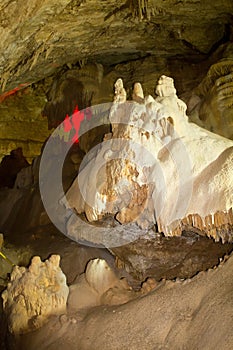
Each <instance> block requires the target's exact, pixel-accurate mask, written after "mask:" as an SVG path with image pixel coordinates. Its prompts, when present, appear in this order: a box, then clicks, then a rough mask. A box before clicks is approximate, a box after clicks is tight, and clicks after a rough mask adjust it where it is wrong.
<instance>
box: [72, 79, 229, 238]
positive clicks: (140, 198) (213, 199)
mask: <svg viewBox="0 0 233 350" xmlns="http://www.w3.org/2000/svg"><path fill="white" fill-rule="evenodd" d="M121 86H123V84H121ZM156 91H157V93H158V94H159V95H158V96H157V97H156V98H155V100H153V98H145V102H144V104H141V103H140V104H139V103H137V102H136V101H133V102H123V103H117V102H116V103H114V104H113V106H112V109H111V111H110V116H109V119H110V122H111V124H112V134H111V135H110V136H108V138H107V139H105V140H104V141H103V143H102V144H101V147H99V148H98V152H97V153H96V157H95V158H92V159H90V161H87V162H86V165H85V166H84V167H83V168H82V171H81V172H80V174H79V175H78V177H77V179H76V180H75V181H74V183H73V185H72V186H71V188H70V189H69V191H68V193H67V199H68V202H69V204H68V207H71V208H75V209H76V211H77V212H78V213H80V214H81V213H83V212H84V213H85V215H86V217H87V219H88V220H89V221H96V220H99V219H101V218H103V217H104V216H105V215H106V214H111V215H114V216H115V217H116V218H117V220H118V221H119V222H120V223H121V224H123V227H124V225H125V224H128V223H131V222H136V223H137V225H139V226H140V227H141V228H142V229H147V228H149V227H151V226H153V225H154V224H155V223H157V225H158V230H159V232H163V233H164V234H165V236H175V235H181V232H182V230H183V229H184V227H190V226H191V227H195V228H198V229H199V230H200V233H201V234H204V235H207V236H210V237H213V238H214V239H215V240H216V241H218V240H219V239H221V240H222V241H223V242H225V241H232V238H233V237H232V231H231V230H232V203H233V197H232V196H233V191H232V187H233V178H232V173H233V171H232V170H233V168H232V166H233V162H232V154H233V153H232V147H233V142H232V141H230V140H228V139H225V138H223V137H220V136H218V135H215V134H213V133H211V132H209V131H206V130H204V129H202V128H200V127H198V126H197V125H195V124H193V123H189V122H188V117H187V115H186V113H185V111H186V105H185V103H184V102H183V101H182V100H180V99H179V98H178V97H177V95H176V90H175V88H174V83H173V79H172V78H169V77H166V76H162V77H161V78H160V79H159V84H158V86H157V88H156ZM223 179H224V180H223ZM70 236H71V237H72V234H71V235H70Z"/></svg>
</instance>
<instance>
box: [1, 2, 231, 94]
mask: <svg viewBox="0 0 233 350" xmlns="http://www.w3.org/2000/svg"><path fill="white" fill-rule="evenodd" d="M0 9H1V43H0V52H1V53H2V56H1V61H0V67H1V70H0V73H1V87H2V90H5V91H8V90H10V89H13V88H15V87H16V86H19V85H20V84H22V83H30V82H35V81H38V80H40V79H43V78H44V77H45V76H48V75H51V74H53V73H54V72H55V71H56V70H57V68H59V67H62V66H63V65H64V64H69V65H72V64H73V63H76V62H80V64H83V62H85V60H86V59H92V60H97V61H99V62H100V63H107V64H108V65H110V64H114V63H119V62H123V61H128V60H130V59H135V58H140V57H143V56H147V55H155V56H157V57H168V56H175V55H181V56H185V55H190V56H192V57H194V58H196V59H203V58H204V57H205V55H207V54H208V53H209V52H210V51H211V50H212V48H213V47H215V46H216V44H217V43H219V42H221V41H224V40H227V39H229V30H228V29H229V23H230V18H231V13H232V9H233V4H232V2H231V1H230V0H224V1H220V0H218V1H216V2H215V4H214V6H213V3H212V1H211V0H207V1H205V2H203V3H200V2H198V1H189V2H187V1H179V2H177V1H175V0H166V1H162V0H159V1H156V2H154V1H152V0H148V1H145V2H141V1H140V2H139V1H128V2H125V1H123V0H120V1H118V2H117V3H116V2H115V1H113V0H108V1H104V2H96V1H94V0H91V1H77V0H73V1H72V0H59V1H55V0H54V1H48V0H34V1H30V2H29V1H26V2H25V1H18V2H9V1H6V0H5V1H3V2H2V3H1V8H0ZM16 14H17V15H16ZM216 23H217V25H216ZM126 33H127V35H126Z"/></svg>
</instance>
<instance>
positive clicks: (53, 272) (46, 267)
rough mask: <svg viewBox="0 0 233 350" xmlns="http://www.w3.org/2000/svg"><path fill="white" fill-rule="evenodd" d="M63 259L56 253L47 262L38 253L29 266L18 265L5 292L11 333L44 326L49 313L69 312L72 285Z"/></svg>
mask: <svg viewBox="0 0 233 350" xmlns="http://www.w3.org/2000/svg"><path fill="white" fill-rule="evenodd" d="M59 262H60V257H59V256H58V255H52V256H51V257H50V258H49V259H48V260H46V261H45V262H41V260H40V257H38V256H37V257H34V258H33V259H32V262H31V265H30V266H29V268H28V269H26V268H25V267H19V266H15V267H14V269H13V271H12V273H11V279H10V282H9V283H8V286H7V289H6V290H5V291H4V292H3V293H2V298H3V308H4V312H5V313H6V315H7V320H8V327H9V330H10V332H11V333H14V334H17V333H25V332H28V331H31V330H32V329H35V328H38V327H40V326H41V325H42V324H43V323H44V322H45V321H46V319H47V318H48V316H50V315H53V314H60V313H63V312H65V310H66V301H67V297H68V294H69V288H68V286H67V285H66V277H65V275H64V274H63V272H62V271H61V269H60V267H59Z"/></svg>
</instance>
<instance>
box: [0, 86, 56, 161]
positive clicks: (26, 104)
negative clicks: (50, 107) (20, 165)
mask: <svg viewBox="0 0 233 350" xmlns="http://www.w3.org/2000/svg"><path fill="white" fill-rule="evenodd" d="M45 101H46V96H45V94H44V93H43V91H41V89H33V88H31V87H28V88H26V89H24V90H23V91H20V92H18V93H15V94H12V95H10V96H8V97H7V98H5V99H4V100H3V101H1V103H0V159H1V158H2V157H3V156H4V155H6V154H9V153H10V151H12V150H13V149H15V148H17V147H21V148H22V150H23V154H24V156H25V157H26V158H27V160H28V161H30V162H31V161H32V160H33V158H35V157H36V156H38V155H39V154H40V152H41V147H42V145H43V143H44V141H45V139H46V138H47V137H48V136H49V134H50V132H49V131H48V122H47V120H46V118H43V117H42V116H41V112H42V108H43V106H44V104H45Z"/></svg>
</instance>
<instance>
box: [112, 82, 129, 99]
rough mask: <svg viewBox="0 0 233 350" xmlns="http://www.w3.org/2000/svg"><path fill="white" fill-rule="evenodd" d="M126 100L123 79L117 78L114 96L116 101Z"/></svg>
mask: <svg viewBox="0 0 233 350" xmlns="http://www.w3.org/2000/svg"><path fill="white" fill-rule="evenodd" d="M125 101H126V91H125V89H124V85H123V81H122V79H120V78H119V79H117V81H116V82H115V96H114V102H115V103H116V102H118V103H124V102H125Z"/></svg>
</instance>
